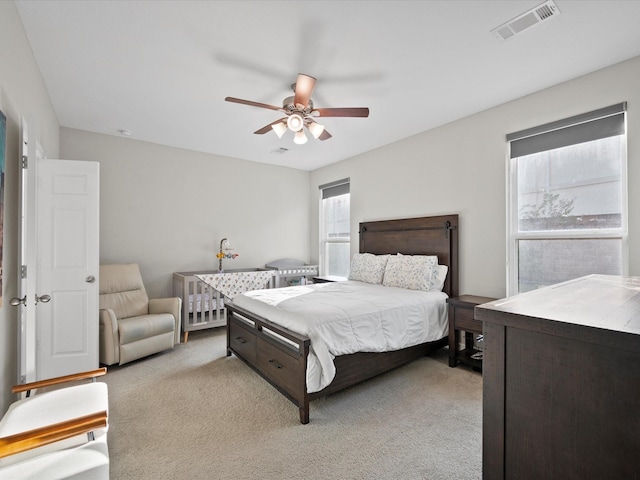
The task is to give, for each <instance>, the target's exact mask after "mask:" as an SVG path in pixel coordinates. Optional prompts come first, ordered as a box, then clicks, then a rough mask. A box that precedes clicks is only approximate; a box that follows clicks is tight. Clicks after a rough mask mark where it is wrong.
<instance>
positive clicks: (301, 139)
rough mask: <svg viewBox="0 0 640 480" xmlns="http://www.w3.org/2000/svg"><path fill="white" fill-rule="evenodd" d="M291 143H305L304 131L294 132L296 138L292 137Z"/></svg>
mask: <svg viewBox="0 0 640 480" xmlns="http://www.w3.org/2000/svg"><path fill="white" fill-rule="evenodd" d="M293 143H296V144H298V145H304V144H305V143H307V136H306V135H305V134H304V130H302V129H300V130H298V131H297V132H296V136H295V137H293Z"/></svg>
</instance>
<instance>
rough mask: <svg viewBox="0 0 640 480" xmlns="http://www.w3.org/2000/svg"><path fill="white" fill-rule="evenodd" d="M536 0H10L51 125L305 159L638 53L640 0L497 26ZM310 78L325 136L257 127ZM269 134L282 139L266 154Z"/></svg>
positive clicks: (565, 6)
mask: <svg viewBox="0 0 640 480" xmlns="http://www.w3.org/2000/svg"><path fill="white" fill-rule="evenodd" d="M542 1H543V0H531V1H529V0H526V1H516V0H510V1H505V0H497V1H481V0H468V1H456V0H445V1H435V0H431V1H326V0H323V1H152V0H147V1H99V0H92V1H75V0H73V1H60V0H44V1H39V0H24V1H23V0H16V2H15V3H16V5H17V8H18V11H19V13H20V16H21V18H22V21H23V24H24V28H25V30H26V33H27V36H28V38H29V41H30V43H31V46H32V48H33V52H34V55H35V58H36V61H37V62H38V65H39V67H40V70H41V72H42V76H43V77H44V81H45V84H46V86H47V89H48V91H49V95H50V96H51V101H52V102H53V106H54V108H55V111H56V114H57V116H58V119H59V122H60V125H61V126H62V127H70V128H76V129H81V130H87V131H91V132H98V133H104V134H108V135H120V133H119V130H129V131H131V138H134V139H138V140H143V141H148V142H153V143H158V144H163V145H169V146H174V147H179V148H185V149H190V150H195V151H201V152H208V153H214V154H218V155H224V156H228V157H235V158H241V159H246V160H252V161H256V162H265V163H271V164H276V165H284V166H289V167H292V168H298V169H302V170H314V169H316V168H319V167H322V166H324V165H328V164H331V163H335V162H337V161H340V160H343V159H345V158H349V157H352V156H354V155H357V154H360V153H363V152H366V151H369V150H372V149H375V148H377V147H380V146H382V145H385V144H388V143H391V142H395V141H398V140H401V139H403V138H406V137H409V136H411V135H415V134H417V133H420V132H423V131H426V130H429V129H431V128H434V127H437V126H439V125H442V124H445V123H448V122H451V121H453V120H456V119H459V118H462V117H465V116H467V115H470V114H473V113H476V112H479V111H482V110H485V109H487V108H490V107H492V106H495V105H498V104H501V103H504V102H507V101H509V100H512V99H515V98H518V97H521V96H524V95H527V94H529V93H532V92H535V91H538V90H541V89H544V88H546V87H549V86H552V85H555V84H558V83H560V82H563V81H566V80H569V79H572V78H575V77H578V76H581V75H584V74H586V73H589V72H592V71H595V70H598V69H601V68H604V67H606V66H609V65H612V64H615V63H618V62H620V61H623V60H626V59H629V58H632V57H634V56H637V55H640V28H638V21H639V20H640V1H636V0H632V1H616V0H604V1H576V0H556V1H555V3H556V5H557V6H558V8H559V10H560V12H561V13H560V15H558V16H554V17H551V18H549V19H547V20H545V21H543V22H541V23H540V24H538V25H537V26H535V27H532V28H530V29H528V30H525V31H524V32H522V33H520V34H519V35H516V36H514V37H512V38H510V39H508V40H498V39H497V38H496V37H495V36H494V35H493V34H491V33H490V31H491V30H492V29H494V28H495V27H497V26H499V25H501V24H503V23H505V22H507V21H509V20H511V19H513V18H514V17H516V16H518V15H520V14H522V13H524V12H526V11H527V10H529V9H531V8H533V7H535V6H537V5H539V4H540V3H542ZM299 72H301V73H306V74H308V75H312V76H314V77H316V78H317V79H318V82H317V84H316V88H315V91H314V94H313V95H312V98H313V100H314V103H315V106H316V107H369V108H370V112H371V113H370V116H369V118H323V119H321V120H322V123H323V124H324V125H325V126H326V128H327V130H328V131H329V132H330V133H331V134H332V135H333V138H331V139H329V140H326V141H324V142H321V141H318V140H314V139H313V138H310V139H309V141H308V142H307V143H306V144H305V145H296V144H294V143H293V137H292V135H293V134H292V133H291V132H288V133H287V134H285V136H284V137H283V138H282V139H278V137H277V136H276V135H275V134H274V133H268V134H265V135H254V134H253V132H254V131H255V130H257V129H258V128H261V127H263V126H265V125H266V124H269V123H271V122H272V121H274V120H276V119H277V118H280V117H281V116H282V114H281V113H280V112H275V111H272V110H267V109H261V108H256V107H250V106H246V105H239V104H233V103H228V102H225V101H224V98H225V97H226V96H232V97H239V98H243V99H247V100H252V101H257V102H262V103H267V104H270V105H276V106H280V105H281V104H282V100H283V99H284V98H285V97H287V96H290V95H291V94H292V91H291V88H290V85H291V84H292V83H293V82H294V81H295V79H296V75H297V74H298V73H299ZM280 147H285V148H288V149H289V151H288V152H286V153H284V154H274V153H270V152H272V151H273V150H275V149H278V148H280Z"/></svg>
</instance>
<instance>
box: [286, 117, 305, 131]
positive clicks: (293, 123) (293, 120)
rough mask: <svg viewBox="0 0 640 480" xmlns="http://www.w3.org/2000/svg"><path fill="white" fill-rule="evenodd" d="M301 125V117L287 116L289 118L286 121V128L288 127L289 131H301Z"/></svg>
mask: <svg viewBox="0 0 640 480" xmlns="http://www.w3.org/2000/svg"><path fill="white" fill-rule="evenodd" d="M303 125H304V121H303V120H302V117H301V116H300V115H298V114H297V113H294V114H292V115H289V118H288V119H287V127H289V130H291V131H293V132H299V131H300V130H302V126H303Z"/></svg>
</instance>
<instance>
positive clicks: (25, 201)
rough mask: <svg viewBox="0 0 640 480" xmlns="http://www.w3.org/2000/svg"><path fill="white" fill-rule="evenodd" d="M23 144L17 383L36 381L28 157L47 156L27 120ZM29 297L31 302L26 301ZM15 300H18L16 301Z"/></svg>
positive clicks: (32, 215)
mask: <svg viewBox="0 0 640 480" xmlns="http://www.w3.org/2000/svg"><path fill="white" fill-rule="evenodd" d="M20 127H21V137H22V141H21V144H20V185H19V190H20V203H19V205H18V219H19V221H18V223H19V226H18V262H19V263H18V298H15V299H12V302H11V304H12V305H15V306H17V307H18V308H19V309H20V311H19V313H18V328H19V332H18V355H19V359H18V382H19V383H26V382H33V381H35V380H36V348H35V347H36V312H35V304H34V302H33V299H34V298H35V295H36V293H35V292H36V283H35V275H31V276H29V275H27V265H35V235H28V234H27V232H33V231H35V223H34V222H35V208H36V206H35V196H34V195H33V194H32V195H31V198H29V195H28V192H35V183H34V182H35V175H29V172H30V170H29V169H28V168H27V166H28V162H29V158H31V159H32V163H34V159H35V158H36V157H37V156H41V157H42V156H44V155H43V154H42V152H41V150H40V151H36V147H35V142H33V143H32V144H31V145H30V144H29V135H28V131H27V123H26V122H25V120H24V119H21V123H20ZM29 149H31V152H30V151H29ZM27 299H29V301H28V302H27ZM14 300H15V301H14Z"/></svg>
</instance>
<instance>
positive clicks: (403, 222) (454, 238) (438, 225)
mask: <svg viewBox="0 0 640 480" xmlns="http://www.w3.org/2000/svg"><path fill="white" fill-rule="evenodd" d="M360 253H373V254H375V255H385V254H391V255H395V254H396V253H403V254H405V255H437V256H438V263H439V264H440V265H447V266H448V267H449V273H448V274H447V280H446V281H445V284H444V289H443V291H444V292H445V293H446V294H447V295H449V296H450V297H457V296H458V295H459V291H458V215H457V214H456V215H440V216H436V217H418V218H403V219H398V220H380V221H375V222H361V223H360Z"/></svg>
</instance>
